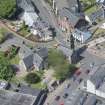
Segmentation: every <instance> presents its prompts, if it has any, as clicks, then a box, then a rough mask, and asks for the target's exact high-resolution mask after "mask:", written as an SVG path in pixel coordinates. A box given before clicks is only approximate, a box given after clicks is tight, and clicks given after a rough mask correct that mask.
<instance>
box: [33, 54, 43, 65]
mask: <svg viewBox="0 0 105 105" xmlns="http://www.w3.org/2000/svg"><path fill="white" fill-rule="evenodd" d="M42 61H43V58H41V57H40V56H39V55H38V54H37V53H36V54H34V59H33V64H34V65H36V66H37V67H40V65H41V63H42Z"/></svg>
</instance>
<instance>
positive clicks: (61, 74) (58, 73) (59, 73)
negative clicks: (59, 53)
mask: <svg viewBox="0 0 105 105" xmlns="http://www.w3.org/2000/svg"><path fill="white" fill-rule="evenodd" d="M75 70H76V67H75V66H74V65H71V64H69V63H66V62H64V64H63V65H61V66H59V68H55V74H54V75H55V77H56V79H58V80H64V79H66V78H68V77H70V76H71V75H72V74H73V73H74V72H75Z"/></svg>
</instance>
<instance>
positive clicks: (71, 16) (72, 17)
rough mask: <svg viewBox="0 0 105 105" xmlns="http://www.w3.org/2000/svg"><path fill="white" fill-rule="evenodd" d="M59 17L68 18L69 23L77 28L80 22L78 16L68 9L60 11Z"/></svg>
mask: <svg viewBox="0 0 105 105" xmlns="http://www.w3.org/2000/svg"><path fill="white" fill-rule="evenodd" d="M59 16H60V17H61V18H63V17H67V19H68V22H69V23H70V24H71V25H73V26H75V25H76V24H77V22H78V20H79V19H80V18H79V17H78V16H76V15H75V14H73V13H72V12H71V11H70V10H69V9H68V8H63V9H61V10H59Z"/></svg>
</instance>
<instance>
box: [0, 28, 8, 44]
mask: <svg viewBox="0 0 105 105" xmlns="http://www.w3.org/2000/svg"><path fill="white" fill-rule="evenodd" d="M6 32H7V30H6V29H4V28H0V43H1V42H3V40H5V38H6V35H5V33H6Z"/></svg>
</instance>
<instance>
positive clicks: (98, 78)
mask: <svg viewBox="0 0 105 105" xmlns="http://www.w3.org/2000/svg"><path fill="white" fill-rule="evenodd" d="M104 77H105V68H104V67H101V68H99V70H97V71H96V72H95V74H94V75H92V76H91V78H90V80H91V81H92V83H93V84H94V85H95V87H96V88H99V87H100V85H101V83H102V82H103V79H104Z"/></svg>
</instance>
